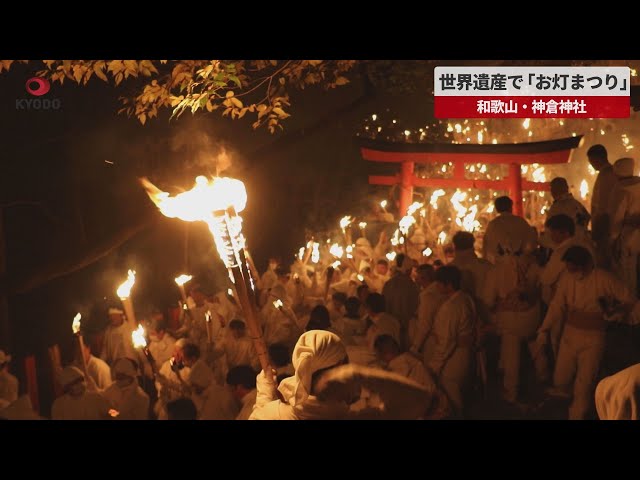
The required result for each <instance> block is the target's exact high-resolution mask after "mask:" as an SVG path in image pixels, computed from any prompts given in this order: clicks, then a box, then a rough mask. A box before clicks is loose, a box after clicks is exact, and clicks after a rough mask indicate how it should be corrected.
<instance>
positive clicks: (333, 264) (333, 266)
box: [331, 260, 340, 270]
mask: <svg viewBox="0 0 640 480" xmlns="http://www.w3.org/2000/svg"><path fill="white" fill-rule="evenodd" d="M339 266H340V260H336V261H335V262H333V263H332V264H331V267H332V268H333V269H334V270H335V269H337V268H338V267H339Z"/></svg>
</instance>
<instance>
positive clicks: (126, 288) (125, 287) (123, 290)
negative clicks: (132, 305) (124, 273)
mask: <svg viewBox="0 0 640 480" xmlns="http://www.w3.org/2000/svg"><path fill="white" fill-rule="evenodd" d="M135 282H136V272H135V271H134V270H129V272H128V277H127V280H126V281H125V282H124V283H123V284H122V285H120V286H119V287H118V290H116V294H117V295H118V297H120V299H121V300H124V299H126V298H129V295H130V294H131V287H133V284H134V283H135Z"/></svg>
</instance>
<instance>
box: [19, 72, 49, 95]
mask: <svg viewBox="0 0 640 480" xmlns="http://www.w3.org/2000/svg"><path fill="white" fill-rule="evenodd" d="M34 87H35V88H34ZM25 88H26V89H27V92H29V93H30V94H31V95H35V96H36V97H40V96H41V95H44V94H45V93H47V92H48V91H49V89H50V88H51V85H50V84H49V80H47V79H46V78H40V77H32V78H30V79H29V80H27V83H26V84H25Z"/></svg>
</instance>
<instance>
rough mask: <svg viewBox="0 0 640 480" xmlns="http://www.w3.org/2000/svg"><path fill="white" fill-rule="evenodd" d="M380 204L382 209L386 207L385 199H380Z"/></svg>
mask: <svg viewBox="0 0 640 480" xmlns="http://www.w3.org/2000/svg"><path fill="white" fill-rule="evenodd" d="M380 206H381V207H382V208H383V209H385V208H387V201H386V200H382V201H381V202H380Z"/></svg>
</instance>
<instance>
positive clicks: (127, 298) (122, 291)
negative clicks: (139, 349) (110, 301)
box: [116, 270, 138, 327]
mask: <svg viewBox="0 0 640 480" xmlns="http://www.w3.org/2000/svg"><path fill="white" fill-rule="evenodd" d="M135 282H136V272H135V271H134V270H129V272H128V275H127V279H126V280H125V281H124V282H123V283H122V284H121V285H120V286H119V287H118V290H116V295H118V297H120V300H121V301H122V306H123V307H124V313H125V314H126V315H127V320H128V321H129V324H130V325H131V326H132V327H135V326H136V325H137V324H138V322H136V315H135V313H134V311H133V302H132V301H131V287H133V284H134V283H135Z"/></svg>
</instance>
